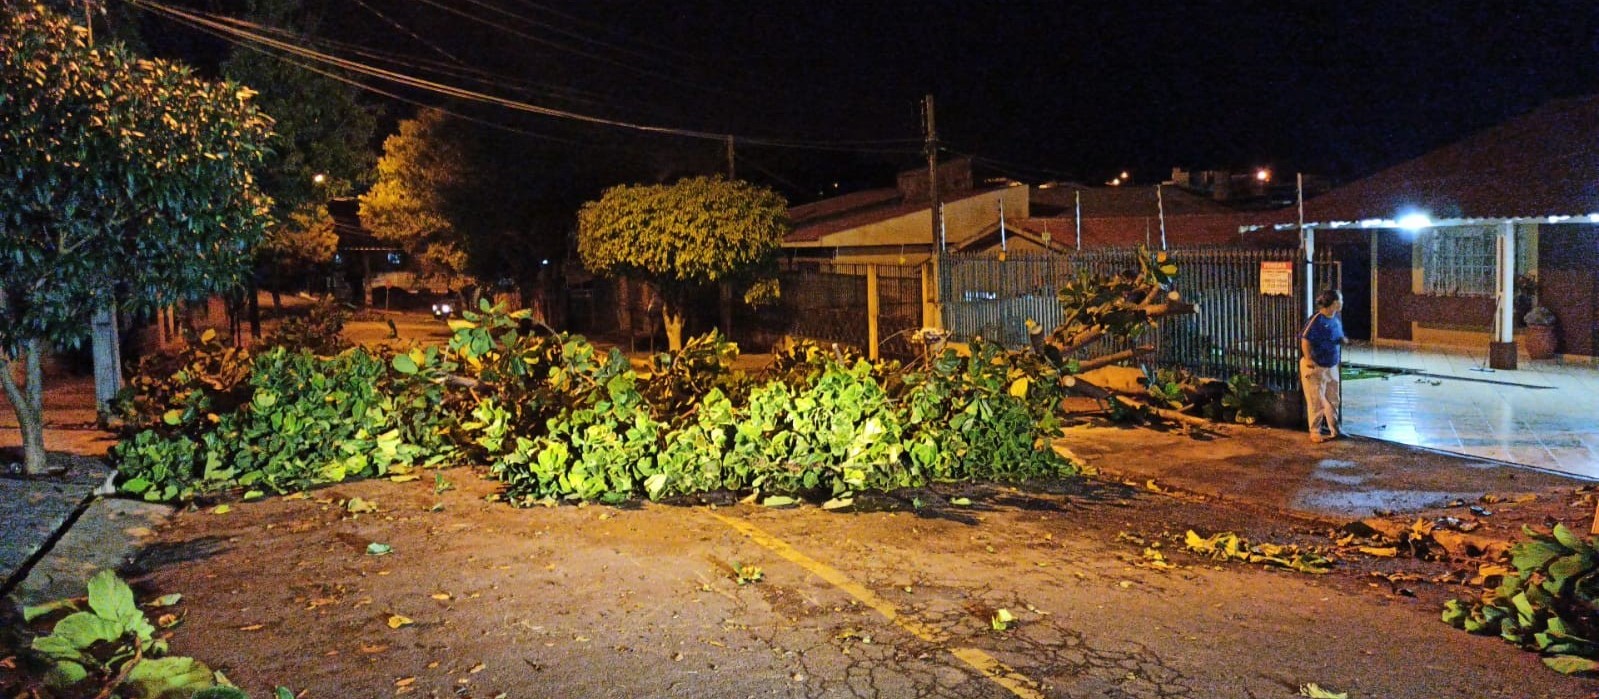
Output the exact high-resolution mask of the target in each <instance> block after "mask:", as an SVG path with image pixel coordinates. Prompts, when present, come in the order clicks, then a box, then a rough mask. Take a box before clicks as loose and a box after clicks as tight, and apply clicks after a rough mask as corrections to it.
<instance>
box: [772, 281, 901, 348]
mask: <svg viewBox="0 0 1599 699" xmlns="http://www.w3.org/2000/svg"><path fill="white" fill-rule="evenodd" d="M874 270H875V273H876V276H877V309H878V313H877V322H878V349H879V352H880V353H881V354H882V355H884V356H891V357H893V356H911V355H914V353H915V351H916V348H914V347H913V346H912V345H911V343H910V335H911V331H913V330H915V329H916V328H919V327H921V325H922V276H921V269H920V268H918V267H909V266H901V265H865V264H835V263H830V262H792V263H787V264H785V265H784V266H783V269H782V271H781V272H780V275H779V279H780V281H781V284H782V295H781V297H780V298H781V306H782V310H783V314H782V316H783V317H784V318H785V319H787V322H788V323H789V327H788V329H787V330H788V333H789V334H791V335H794V336H796V337H805V338H810V339H813V340H822V341H826V342H837V343H839V344H842V345H848V346H851V347H856V348H859V349H861V350H862V351H865V350H867V348H868V345H870V344H871V340H870V317H869V312H870V308H871V302H870V298H869V294H868V293H867V291H868V286H869V282H868V276H869V274H870V273H871V272H872V271H874Z"/></svg>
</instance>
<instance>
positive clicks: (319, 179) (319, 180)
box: [311, 172, 328, 184]
mask: <svg viewBox="0 0 1599 699" xmlns="http://www.w3.org/2000/svg"><path fill="white" fill-rule="evenodd" d="M311 181H312V182H315V183H317V184H322V183H323V182H327V181H328V176H327V175H324V174H322V173H320V172H319V173H317V174H315V175H312V176H311Z"/></svg>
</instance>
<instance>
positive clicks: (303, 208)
mask: <svg viewBox="0 0 1599 699" xmlns="http://www.w3.org/2000/svg"><path fill="white" fill-rule="evenodd" d="M244 14H245V16H246V17H247V18H249V19H250V20H251V21H254V22H256V23H259V24H263V25H267V26H272V27H277V28H280V29H287V30H293V29H296V28H298V29H299V30H302V31H306V32H309V31H311V30H313V29H314V28H315V25H316V20H315V19H314V18H313V17H306V16H303V15H304V13H302V12H301V2H300V0H250V1H249V2H248V3H247V4H246V8H245V11H244ZM222 74H223V75H224V76H226V77H227V78H228V79H230V80H234V81H236V82H238V83H240V84H243V85H248V86H249V87H250V88H251V89H253V90H255V91H256V92H258V93H259V94H258V95H257V97H256V98H255V104H256V107H257V108H258V109H260V110H261V111H262V112H265V113H267V114H270V115H271V116H272V119H273V131H274V134H273V138H272V144H271V152H270V154H269V155H268V159H267V162H266V167H264V168H262V170H261V175H260V185H261V190H262V191H264V192H266V194H267V195H268V196H270V197H272V201H273V203H274V208H273V217H274V218H275V219H276V220H277V221H278V222H279V223H280V228H279V229H278V230H274V231H272V234H271V239H270V243H271V244H270V245H268V246H267V247H265V248H263V249H262V250H261V255H260V257H259V260H258V264H257V275H256V276H257V278H261V277H262V276H263V275H269V276H270V277H271V278H273V279H274V280H276V279H278V278H280V277H281V276H282V273H283V272H284V271H292V270H300V271H303V270H304V269H305V268H306V267H307V263H322V262H327V261H328V260H330V259H332V257H333V250H332V249H330V248H329V247H328V246H329V245H337V243H338V236H337V235H336V234H334V232H333V228H332V225H331V223H326V224H325V225H324V222H325V221H327V218H326V217H327V212H326V210H325V208H324V207H325V206H326V203H327V201H328V199H330V198H333V197H341V196H347V195H349V194H350V193H351V192H352V191H354V190H355V189H356V188H357V187H359V186H361V185H364V184H365V183H366V182H367V181H368V180H369V179H370V176H371V172H372V165H373V162H374V161H375V160H376V158H375V156H374V153H373V152H372V148H371V145H370V144H371V142H372V135H373V133H374V131H375V130H376V128H377V126H376V120H375V119H374V117H373V113H372V110H371V109H370V108H368V107H367V106H365V105H363V104H361V103H360V102H359V101H358V100H357V99H356V97H357V94H358V93H357V91H356V89H355V88H354V87H351V86H350V85H348V84H346V83H343V82H339V81H338V80H335V79H333V78H331V77H328V76H326V75H322V74H320V73H315V72H312V71H309V70H305V69H304V68H301V67H299V66H297V65H295V64H293V63H290V62H288V61H285V60H283V59H281V58H278V57H277V56H273V55H270V54H266V53H262V52H261V51H260V50H258V49H256V48H253V47H250V46H245V45H240V46H236V47H235V48H234V49H233V51H232V52H231V53H230V54H229V56H228V59H227V60H226V61H225V62H223V64H222ZM324 250H326V252H325V253H324ZM278 283H280V282H276V281H275V282H274V284H273V295H272V298H273V301H274V303H277V299H278V294H277V286H278ZM251 296H252V297H251V298H250V299H249V302H250V304H251V306H250V308H251V322H252V324H254V323H255V322H256V321H255V318H256V313H255V308H256V307H255V305H254V304H255V299H254V298H253V294H252V295H251Z"/></svg>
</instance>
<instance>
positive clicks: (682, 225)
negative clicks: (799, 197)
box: [577, 177, 789, 287]
mask: <svg viewBox="0 0 1599 699" xmlns="http://www.w3.org/2000/svg"><path fill="white" fill-rule="evenodd" d="M788 230H789V226H788V204H787V202H785V201H784V200H783V197H781V196H779V195H778V194H777V193H776V192H773V191H771V190H769V189H766V188H764V187H757V186H755V185H752V184H750V183H748V182H743V181H737V180H732V181H730V180H725V179H722V178H720V177H692V178H688V179H684V180H680V181H679V182H677V183H676V184H671V185H640V186H626V185H624V186H620V187H612V188H611V189H608V190H606V191H605V193H604V195H602V196H601V197H600V199H599V201H593V202H589V203H588V204H585V205H584V206H583V209H582V211H580V212H579V213H578V233H577V250H578V255H579V256H580V257H581V258H582V260H583V265H584V266H585V267H587V268H588V269H589V271H591V272H594V273H595V274H599V275H603V276H610V277H635V278H641V279H648V280H650V281H654V282H657V283H659V284H661V285H662V286H663V287H671V286H678V285H688V286H697V285H702V284H711V283H715V282H719V281H722V280H724V279H727V278H729V277H733V276H736V275H739V274H741V273H743V272H745V271H747V270H750V269H751V268H753V267H754V266H756V265H759V264H760V263H762V262H764V261H766V260H767V259H769V258H770V257H771V255H772V254H773V253H774V252H775V251H776V250H777V247H778V244H779V243H780V242H781V241H782V239H783V236H784V235H785V234H786V233H787V232H788Z"/></svg>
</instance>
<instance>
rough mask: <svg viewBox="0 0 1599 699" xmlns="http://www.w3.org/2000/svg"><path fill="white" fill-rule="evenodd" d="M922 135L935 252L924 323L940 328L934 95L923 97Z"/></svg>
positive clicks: (940, 224)
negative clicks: (928, 304)
mask: <svg viewBox="0 0 1599 699" xmlns="http://www.w3.org/2000/svg"><path fill="white" fill-rule="evenodd" d="M922 136H923V138H924V141H923V145H924V148H925V149H926V150H927V198H928V206H929V208H928V211H929V213H930V214H931V215H932V216H931V217H932V221H933V225H932V228H931V229H929V231H928V240H929V242H930V243H931V244H930V245H929V246H928V247H929V248H930V250H931V251H932V255H930V256H929V257H928V259H929V260H930V261H931V263H932V267H931V269H932V274H931V275H930V276H931V284H930V285H929V284H927V283H925V282H924V284H923V286H924V287H928V286H930V288H927V289H925V290H924V291H923V293H922V296H923V298H925V299H927V300H928V301H929V303H930V306H931V307H930V308H928V307H925V306H924V308H923V309H922V325H924V326H927V327H934V328H941V327H943V325H944V308H943V305H942V304H941V303H940V296H941V294H940V293H939V290H940V287H941V286H942V285H943V283H944V282H943V278H942V276H940V274H939V270H938V258H939V256H940V255H942V254H943V252H944V251H943V250H941V249H939V248H940V245H939V243H940V240H939V233H940V231H942V230H943V229H944V210H943V207H941V206H939V203H940V202H939V196H938V126H937V123H936V122H935V121H934V119H933V96H932V95H931V94H928V95H927V96H926V97H923V98H922Z"/></svg>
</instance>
